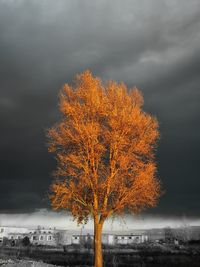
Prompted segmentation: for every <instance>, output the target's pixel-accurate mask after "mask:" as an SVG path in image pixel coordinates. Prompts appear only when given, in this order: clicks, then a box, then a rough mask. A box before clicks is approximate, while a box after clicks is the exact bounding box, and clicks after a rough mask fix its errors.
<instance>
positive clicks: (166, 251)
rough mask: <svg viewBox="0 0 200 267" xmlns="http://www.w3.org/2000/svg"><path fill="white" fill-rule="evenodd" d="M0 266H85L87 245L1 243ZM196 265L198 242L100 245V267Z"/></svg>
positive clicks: (198, 264)
mask: <svg viewBox="0 0 200 267" xmlns="http://www.w3.org/2000/svg"><path fill="white" fill-rule="evenodd" d="M0 259H1V260H0V266H4V267H16V266H19V267H33V266H34V267H53V266H68V267H80V266H81V267H89V266H92V263H93V252H92V250H91V249H85V248H80V247H67V248H66V249H65V250H63V248H57V249H56V248H54V249H50V248H47V247H32V246H30V247H26V248H24V247H1V249H0ZM179 266H181V267H187V266H190V267H200V247H199V245H187V246H181V247H174V246H169V245H159V244H148V245H146V246H137V247H134V248H133V247H127V248H120V247H118V248H104V267H179Z"/></svg>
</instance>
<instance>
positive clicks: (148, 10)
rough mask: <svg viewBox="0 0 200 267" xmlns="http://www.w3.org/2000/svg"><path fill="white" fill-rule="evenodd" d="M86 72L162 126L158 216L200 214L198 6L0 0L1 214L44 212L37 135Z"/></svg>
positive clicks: (45, 164) (45, 178)
mask: <svg viewBox="0 0 200 267" xmlns="http://www.w3.org/2000/svg"><path fill="white" fill-rule="evenodd" d="M85 69H90V70H91V71H92V72H93V73H94V75H97V76H100V77H101V78H102V79H103V80H108V79H113V80H117V81H124V82H125V83H126V84H127V85H128V86H130V87H132V86H134V85H136V86H137V87H139V88H140V89H141V90H142V92H143V94H144V100H145V106H144V109H145V110H146V111H148V112H150V113H152V114H154V115H155V116H156V117H157V118H158V120H159V124H160V132H161V140H160V142H159V149H158V155H157V162H158V171H159V177H160V179H161V180H162V183H163V187H164V189H165V195H164V196H163V197H162V198H161V199H160V202H159V205H158V207H157V208H155V209H151V210H148V211H147V214H149V213H151V214H154V215H156V216H158V215H159V216H160V215H162V216H180V217H181V216H184V215H185V216H192V217H198V216H199V210H200V204H199V203H200V171H199V166H200V156H199V154H200V75H199V73H200V1H199V0H196V1H195V0H191V1H188V0H182V1H178V0H177V1H176V0H166V1H162V0H157V1H156V0H146V1H145V0H143V1H136V0H135V1H134V0H130V1H128V0H125V1H120V0H112V1H110V0H109V1H106V0H105V1H102V0H98V1H97V0H96V1H94V0H93V1H91V0H90V1H87V0H84V1H83V0H80V1H76V0H71V1H66V0H59V1H55V0H42V1H41V0H32V1H27V0H17V1H14V0H13V1H12V0H0V125H1V126H0V151H1V153H0V200H1V201H0V213H24V212H33V211H34V210H35V209H41V208H48V206H49V204H48V201H47V199H46V192H47V191H48V187H49V185H50V183H51V181H52V177H51V172H52V171H53V170H54V169H55V160H54V158H53V155H52V154H48V152H47V147H46V144H45V143H46V137H45V129H47V128H49V127H50V126H52V125H53V124H54V123H55V122H56V121H58V119H59V113H58V107H57V105H58V93H59V90H60V88H61V86H62V85H63V84H64V83H65V82H68V83H70V82H72V80H73V78H74V76H75V74H77V73H79V72H81V71H84V70H85Z"/></svg>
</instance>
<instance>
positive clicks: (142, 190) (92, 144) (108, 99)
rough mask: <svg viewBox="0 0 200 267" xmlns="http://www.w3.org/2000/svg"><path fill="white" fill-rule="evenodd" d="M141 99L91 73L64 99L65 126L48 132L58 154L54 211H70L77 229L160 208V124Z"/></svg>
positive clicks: (83, 75)
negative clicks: (115, 216)
mask: <svg viewBox="0 0 200 267" xmlns="http://www.w3.org/2000/svg"><path fill="white" fill-rule="evenodd" d="M142 105H143V97H142V95H141V93H140V91H139V90H138V89H136V88H133V89H130V90H127V87H126V85H125V84H124V83H120V84H118V83H116V82H114V81H109V82H107V83H106V84H103V83H102V82H101V80H100V79H99V78H96V77H93V75H92V74H91V72H90V71H85V72H83V73H81V74H80V75H77V76H76V79H75V84H74V86H70V85H68V84H65V85H64V86H63V89H62V90H61V93H60V112H61V114H62V117H61V120H60V122H59V123H57V124H56V125H55V126H53V127H52V128H51V129H49V130H48V148H49V151H50V152H53V153H55V154H56V159H57V163H58V166H57V170H56V171H55V173H54V174H55V176H56V177H57V179H55V180H54V182H53V184H52V186H51V194H50V200H51V204H52V207H53V208H54V209H60V208H63V209H67V210H70V211H71V212H72V215H73V216H74V218H75V219H76V220H77V221H78V223H82V222H87V220H88V218H89V216H92V217H94V218H97V220H96V222H97V223H103V222H104V221H105V219H106V218H108V217H109V216H111V215H113V214H120V213H122V212H124V211H127V212H132V213H137V212H139V211H141V210H143V209H145V208H146V207H153V206H155V205H156V202H157V199H158V197H159V195H160V183H159V181H158V179H157V178H156V164H155V160H154V152H155V147H156V141H157V139H158V137H159V132H158V123H157V120H156V118H154V117H153V116H151V115H149V114H147V113H145V112H144V111H142V109H141V107H142Z"/></svg>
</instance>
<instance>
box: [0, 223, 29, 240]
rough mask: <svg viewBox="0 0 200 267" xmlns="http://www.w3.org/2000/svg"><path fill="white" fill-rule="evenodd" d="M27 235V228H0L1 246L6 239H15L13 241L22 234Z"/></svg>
mask: <svg viewBox="0 0 200 267" xmlns="http://www.w3.org/2000/svg"><path fill="white" fill-rule="evenodd" d="M11 233H12V235H11ZM26 233H28V229H27V228H25V227H12V226H0V244H2V243H3V239H4V238H8V239H11V237H13V239H14V238H17V239H18V238H20V237H21V235H22V234H26Z"/></svg>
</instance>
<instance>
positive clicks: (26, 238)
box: [22, 236, 31, 247]
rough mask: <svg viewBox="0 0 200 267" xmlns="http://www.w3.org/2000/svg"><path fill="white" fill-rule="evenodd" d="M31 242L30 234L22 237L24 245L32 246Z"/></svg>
mask: <svg viewBox="0 0 200 267" xmlns="http://www.w3.org/2000/svg"><path fill="white" fill-rule="evenodd" d="M30 244H31V242H30V239H29V237H28V236H25V237H24V238H23V239H22V245H23V246H24V247H28V246H30Z"/></svg>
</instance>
